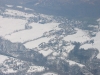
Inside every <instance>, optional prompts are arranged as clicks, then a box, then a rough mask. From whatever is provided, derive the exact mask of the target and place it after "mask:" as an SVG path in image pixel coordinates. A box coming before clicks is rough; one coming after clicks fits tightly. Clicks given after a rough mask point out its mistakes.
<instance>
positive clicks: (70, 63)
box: [66, 60, 84, 67]
mask: <svg viewBox="0 0 100 75" xmlns="http://www.w3.org/2000/svg"><path fill="white" fill-rule="evenodd" d="M66 61H67V62H69V65H75V64H76V65H78V66H80V67H84V65H82V64H79V63H76V62H74V61H71V60H66Z"/></svg>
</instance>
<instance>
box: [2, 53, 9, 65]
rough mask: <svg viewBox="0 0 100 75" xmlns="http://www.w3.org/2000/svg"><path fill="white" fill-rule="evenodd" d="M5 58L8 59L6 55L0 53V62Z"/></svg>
mask: <svg viewBox="0 0 100 75" xmlns="http://www.w3.org/2000/svg"><path fill="white" fill-rule="evenodd" d="M6 59H8V57H7V56H4V55H0V64H2V63H3V62H4V61H5V60H6Z"/></svg>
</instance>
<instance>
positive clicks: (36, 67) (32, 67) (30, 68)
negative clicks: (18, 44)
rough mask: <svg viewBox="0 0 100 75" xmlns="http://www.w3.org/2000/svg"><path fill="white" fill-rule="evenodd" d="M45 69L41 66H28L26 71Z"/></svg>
mask: <svg viewBox="0 0 100 75" xmlns="http://www.w3.org/2000/svg"><path fill="white" fill-rule="evenodd" d="M44 70H45V67H43V66H30V67H29V69H28V71H27V72H42V71H44Z"/></svg>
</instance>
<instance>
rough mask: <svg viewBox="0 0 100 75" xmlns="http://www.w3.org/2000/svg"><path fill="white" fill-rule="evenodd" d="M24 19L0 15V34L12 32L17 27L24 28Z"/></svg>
mask: <svg viewBox="0 0 100 75" xmlns="http://www.w3.org/2000/svg"><path fill="white" fill-rule="evenodd" d="M25 23H26V21H25V20H22V19H14V18H3V17H2V16H0V36H5V35H6V34H9V33H12V32H14V31H16V30H19V29H24V28H25Z"/></svg>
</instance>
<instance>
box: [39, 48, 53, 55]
mask: <svg viewBox="0 0 100 75" xmlns="http://www.w3.org/2000/svg"><path fill="white" fill-rule="evenodd" d="M52 52H53V51H52V50H51V49H48V50H41V51H39V53H41V54H43V55H44V56H45V57H46V56H48V55H50V54H51V53H52Z"/></svg>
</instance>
